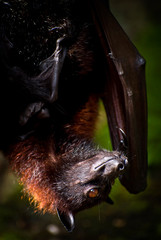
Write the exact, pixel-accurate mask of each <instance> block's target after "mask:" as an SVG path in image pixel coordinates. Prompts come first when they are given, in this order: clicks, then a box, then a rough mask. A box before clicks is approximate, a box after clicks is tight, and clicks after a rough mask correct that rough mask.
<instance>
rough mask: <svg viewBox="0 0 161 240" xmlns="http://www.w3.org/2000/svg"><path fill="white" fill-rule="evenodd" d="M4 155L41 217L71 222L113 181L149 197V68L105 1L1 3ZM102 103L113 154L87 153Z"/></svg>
mask: <svg viewBox="0 0 161 240" xmlns="http://www.w3.org/2000/svg"><path fill="white" fill-rule="evenodd" d="M0 16H1V17H0V21H1V22H0V70H1V80H0V109H1V119H0V130H1V139H0V148H1V149H2V150H3V151H4V153H5V154H6V156H7V157H8V158H9V162H10V165H11V167H12V169H13V170H14V171H15V172H16V173H17V175H18V176H19V179H20V181H21V182H22V183H23V184H24V190H25V191H26V192H27V193H28V194H29V196H30V199H32V201H33V202H34V203H35V205H36V207H37V209H39V210H44V211H48V212H51V213H54V212H57V213H58V216H59V218H60V220H61V221H62V223H63V224H64V226H65V227H66V229H67V230H68V231H72V230H73V229H74V215H75V214H76V213H77V212H79V211H80V210H83V209H85V208H89V207H92V206H94V205H96V204H98V203H100V202H102V201H107V202H108V203H112V200H111V199H110V198H109V196H108V195H109V193H110V190H111V186H112V184H113V182H114V180H115V178H116V177H119V178H120V181H121V183H122V184H123V185H124V186H125V187H126V188H127V190H128V191H129V192H130V193H138V192H140V191H143V190H144V189H145V187H146V174H147V103H146V86H145V76H144V67H145V60H144V59H143V58H142V57H141V56H140V54H139V53H138V51H137V49H136V48H135V47H134V45H133V44H132V43H131V41H130V40H129V39H128V37H127V35H126V34H125V32H124V31H123V30H122V28H121V27H120V25H119V23H118V22H117V20H116V19H115V18H114V16H113V15H112V13H111V11H110V8H109V4H108V1H105V0H88V1H85V0H80V1H79V0H59V1H58V0H46V1H41V0H39V1H38V0H20V1H18V0H10V1H3V0H1V1H0ZM100 99H101V100H102V101H103V104H104V107H105V111H106V113H107V119H108V124H109V129H110V134H111V140H112V146H113V151H107V150H104V149H100V148H98V147H96V146H95V144H94V143H93V137H94V131H95V125H96V120H97V116H98V105H99V100H100Z"/></svg>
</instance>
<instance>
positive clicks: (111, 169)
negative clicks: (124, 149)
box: [94, 155, 128, 176]
mask: <svg viewBox="0 0 161 240" xmlns="http://www.w3.org/2000/svg"><path fill="white" fill-rule="evenodd" d="M127 166H128V160H127V158H126V157H125V156H119V155H114V156H111V157H104V158H102V159H100V160H99V161H97V162H96V163H95V166H94V171H95V172H97V173H101V174H102V175H104V176H111V175H119V174H121V173H122V172H124V171H125V169H126V168H127Z"/></svg>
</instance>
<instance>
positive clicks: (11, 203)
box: [0, 0, 161, 240]
mask: <svg viewBox="0 0 161 240" xmlns="http://www.w3.org/2000/svg"><path fill="white" fill-rule="evenodd" d="M111 8H112V11H113V13H114V15H115V16H116V18H117V19H118V20H119V22H120V23H121V25H122V26H123V28H124V29H125V31H126V32H127V33H128V35H129V36H130V38H131V40H132V41H133V42H134V44H135V45H136V47H137V48H138V49H139V51H140V53H141V54H142V55H143V56H144V58H145V59H146V61H147V64H146V79H147V94H148V115H149V117H148V161H149V170H148V187H147V189H146V190H145V191H144V192H143V193H140V194H138V195H131V194H129V193H128V192H127V191H126V190H125V189H124V187H123V186H121V184H120V183H119V181H118V180H117V181H116V182H115V185H114V187H113V190H112V192H111V198H112V199H113V200H114V202H115V204H114V205H113V206H110V205H107V204H101V205H100V206H96V207H94V208H92V209H89V210H86V211H83V212H81V213H79V214H78V215H77V217H76V228H75V230H74V232H73V233H67V232H66V231H65V229H64V228H63V227H62V226H61V224H60V223H59V220H58V218H57V216H51V215H48V214H45V215H42V214H40V213H39V214H38V213H34V208H33V207H32V206H29V203H28V200H27V197H23V199H22V192H21V186H19V185H18V184H17V181H16V179H15V177H14V176H13V174H12V173H10V172H7V174H6V175H5V176H4V179H3V182H2V174H1V177H0V182H1V183H2V186H1V188H0V240H32V239H33V240H36V239H38V240H62V239H67V240H68V239H70V240H74V239H77V240H86V239H93V240H148V239H153V240H157V239H158V240H159V239H161V183H160V182H161V155H160V152H161V123H160V121H161V118H160V117H161V57H160V55H161V1H160V0H158V1H157V0H153V1H150V0H135V1H134V0H122V1H120V0H111ZM106 125H107V124H106V119H105V114H104V112H103V110H102V107H100V117H99V125H98V128H97V132H96V141H97V142H99V144H100V145H101V146H103V147H106V148H108V149H110V148H111V144H110V140H109V139H107V134H108V128H107V126H106ZM1 159H2V157H1ZM1 161H2V160H1ZM3 172H4V171H3Z"/></svg>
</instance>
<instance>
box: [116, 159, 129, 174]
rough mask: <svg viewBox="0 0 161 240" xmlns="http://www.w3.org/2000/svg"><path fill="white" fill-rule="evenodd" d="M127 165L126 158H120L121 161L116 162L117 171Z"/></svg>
mask: <svg viewBox="0 0 161 240" xmlns="http://www.w3.org/2000/svg"><path fill="white" fill-rule="evenodd" d="M127 166H128V161H127V159H125V160H122V161H121V162H118V166H117V171H119V172H121V171H123V170H124V169H125V168H126V167H127Z"/></svg>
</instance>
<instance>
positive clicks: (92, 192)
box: [87, 188, 99, 198]
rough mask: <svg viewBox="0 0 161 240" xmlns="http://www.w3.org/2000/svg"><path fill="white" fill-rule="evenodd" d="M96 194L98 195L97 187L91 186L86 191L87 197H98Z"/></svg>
mask: <svg viewBox="0 0 161 240" xmlns="http://www.w3.org/2000/svg"><path fill="white" fill-rule="evenodd" d="M98 195H99V190H98V188H91V189H90V190H89V191H88V193H87V196H88V197H89V198H96V197H98Z"/></svg>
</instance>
